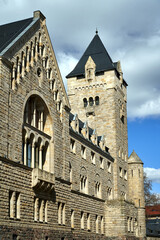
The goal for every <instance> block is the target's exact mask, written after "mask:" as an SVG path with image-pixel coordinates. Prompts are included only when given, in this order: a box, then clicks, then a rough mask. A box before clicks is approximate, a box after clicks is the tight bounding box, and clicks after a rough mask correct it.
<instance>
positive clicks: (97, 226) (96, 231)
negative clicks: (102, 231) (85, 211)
mask: <svg viewBox="0 0 160 240" xmlns="http://www.w3.org/2000/svg"><path fill="white" fill-rule="evenodd" d="M98 230H99V229H98V215H96V233H98V232H99V231H98Z"/></svg>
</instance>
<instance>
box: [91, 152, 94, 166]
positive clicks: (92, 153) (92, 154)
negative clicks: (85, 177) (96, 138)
mask: <svg viewBox="0 0 160 240" xmlns="http://www.w3.org/2000/svg"><path fill="white" fill-rule="evenodd" d="M91 163H93V164H95V153H94V152H91Z"/></svg>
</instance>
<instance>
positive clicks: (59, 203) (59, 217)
mask: <svg viewBox="0 0 160 240" xmlns="http://www.w3.org/2000/svg"><path fill="white" fill-rule="evenodd" d="M61 212H62V203H61V202H58V224H61Z"/></svg>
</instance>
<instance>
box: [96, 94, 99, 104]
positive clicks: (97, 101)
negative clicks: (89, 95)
mask: <svg viewBox="0 0 160 240" xmlns="http://www.w3.org/2000/svg"><path fill="white" fill-rule="evenodd" d="M95 104H96V105H97V106H98V105H99V97H98V96H96V97H95Z"/></svg>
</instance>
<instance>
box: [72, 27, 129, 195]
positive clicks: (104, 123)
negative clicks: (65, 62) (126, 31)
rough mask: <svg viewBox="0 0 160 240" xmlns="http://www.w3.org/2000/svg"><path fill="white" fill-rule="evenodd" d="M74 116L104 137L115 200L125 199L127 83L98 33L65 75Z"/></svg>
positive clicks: (117, 63)
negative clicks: (112, 158)
mask: <svg viewBox="0 0 160 240" xmlns="http://www.w3.org/2000/svg"><path fill="white" fill-rule="evenodd" d="M67 78H68V96H69V101H70V104H71V109H72V112H73V113H78V117H79V118H80V119H81V120H82V121H87V122H88V124H89V126H91V127H92V128H94V129H95V128H96V129H97V133H98V135H104V136H105V142H106V146H107V147H109V151H110V153H111V155H112V156H113V157H114V159H115V162H114V186H115V187H114V198H120V197H121V196H123V197H125V198H126V197H127V196H126V195H127V176H125V175H126V174H127V156H128V137H127V110H126V103H127V83H126V82H125V80H124V79H123V73H122V70H121V65H120V62H116V63H114V62H112V59H111V57H110V56H109V54H108V52H107V51H106V49H105V47H104V45H103V43H102V41H101V39H100V37H99V36H98V34H97V32H96V35H95V36H94V38H93V40H92V41H91V43H90V44H89V46H88V48H87V49H86V51H85V53H84V54H83V56H82V57H81V59H80V60H79V62H78V64H77V65H76V67H75V68H74V69H73V71H72V72H71V73H69V74H68V76H67Z"/></svg>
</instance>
